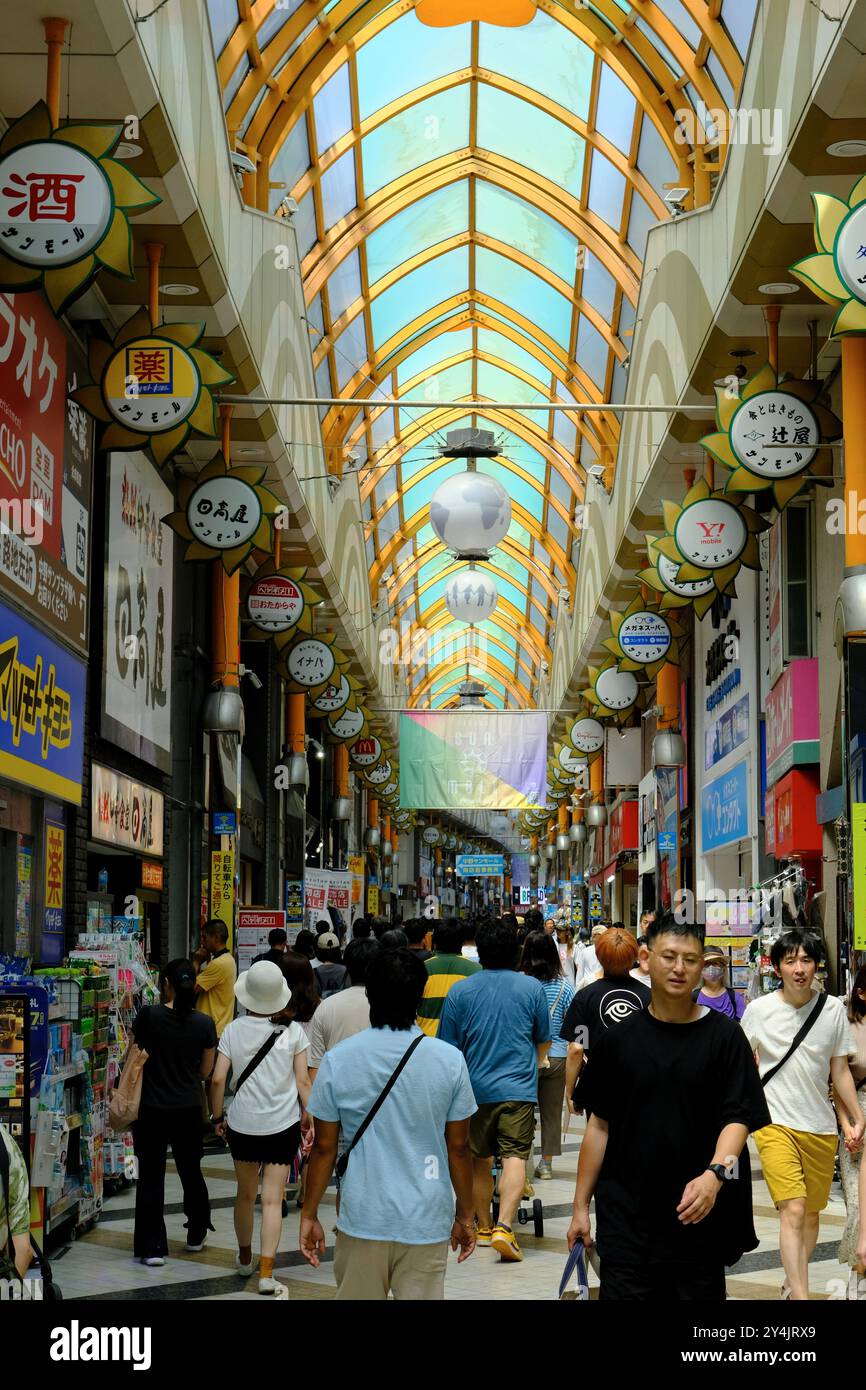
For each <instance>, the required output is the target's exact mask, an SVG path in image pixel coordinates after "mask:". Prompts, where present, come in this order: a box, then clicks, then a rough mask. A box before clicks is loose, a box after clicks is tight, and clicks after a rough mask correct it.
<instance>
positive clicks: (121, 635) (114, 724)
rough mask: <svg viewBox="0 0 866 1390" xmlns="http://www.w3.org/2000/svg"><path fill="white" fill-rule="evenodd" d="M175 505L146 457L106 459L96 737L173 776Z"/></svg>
mask: <svg viewBox="0 0 866 1390" xmlns="http://www.w3.org/2000/svg"><path fill="white" fill-rule="evenodd" d="M173 505H174V499H173V497H172V494H171V492H170V490H169V489H168V488H167V487H166V486H165V484H164V483H163V482H162V481H161V480H160V477H159V475H158V473H157V471H156V469H155V468H154V467H153V466H152V465H151V464H150V463H149V462H148V460H147V459H146V457H145V456H144V454H121V453H117V454H112V455H111V457H110V462H109V475H108V526H107V533H108V557H107V561H106V583H105V619H104V651H105V657H104V662H103V690H102V732H103V734H104V735H105V736H106V737H107V738H110V739H111V740H112V742H114V743H117V744H119V745H120V747H121V748H125V749H126V750H127V752H129V753H132V754H133V755H134V756H135V757H137V758H141V759H142V761H144V762H147V763H151V764H153V765H154V766H156V767H158V768H160V769H161V771H163V772H170V771H171V653H172V630H171V612H172V581H173V577H174V569H173V557H174V536H173V534H172V532H171V530H170V529H169V527H168V526H165V525H163V522H162V517H163V516H165V514H166V513H167V512H169V511H171V508H172V506H173Z"/></svg>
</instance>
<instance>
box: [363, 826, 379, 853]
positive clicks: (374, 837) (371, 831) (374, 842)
mask: <svg viewBox="0 0 866 1390" xmlns="http://www.w3.org/2000/svg"><path fill="white" fill-rule="evenodd" d="M381 838H382V836H381V833H380V830H379V827H378V825H368V826H367V829H366V830H365V831H364V844H365V845H366V847H367V849H376V848H377V846H378V844H379V842H380V840H381Z"/></svg>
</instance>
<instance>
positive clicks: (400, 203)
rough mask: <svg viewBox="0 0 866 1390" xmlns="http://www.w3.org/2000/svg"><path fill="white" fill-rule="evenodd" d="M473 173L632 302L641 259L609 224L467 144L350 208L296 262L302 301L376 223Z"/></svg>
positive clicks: (543, 181)
mask: <svg viewBox="0 0 866 1390" xmlns="http://www.w3.org/2000/svg"><path fill="white" fill-rule="evenodd" d="M472 174H474V175H477V176H478V177H479V178H482V179H486V180H487V181H488V182H489V183H494V184H497V185H498V186H499V187H501V188H504V189H506V190H507V191H508V192H509V193H514V194H516V195H517V196H518V197H520V198H522V199H523V201H524V202H528V203H530V204H532V205H534V206H537V207H539V208H540V209H541V211H542V212H546V213H547V214H548V215H549V216H550V217H552V218H553V219H554V221H556V222H559V223H560V224H561V225H562V227H564V229H565V230H566V231H567V232H569V233H570V234H571V235H572V236H576V237H577V239H578V240H579V241H580V242H582V243H585V244H586V246H587V247H588V248H589V250H590V251H591V252H592V253H593V255H594V256H597V257H598V259H599V260H600V261H601V263H602V265H603V266H604V267H605V269H606V270H608V271H609V272H610V274H611V275H612V276H613V277H614V279H615V280H616V281H617V283H618V284H619V286H620V288H621V289H622V290H623V291H624V293H625V294H626V295H627V296H628V298H629V299H630V300H631V302H632V304H637V294H638V288H639V284H640V274H641V262H640V259H639V257H638V256H637V255H636V253H635V252H634V251H633V250H632V249H631V247H630V246H629V245H628V243H627V242H626V241H625V240H621V239H620V238H619V236H618V235H617V232H616V230H615V229H614V228H612V227H611V226H609V225H608V223H607V222H605V221H604V220H603V219H602V218H601V217H599V216H598V215H597V214H596V213H594V212H592V211H591V210H590V209H589V208H584V207H582V206H581V203H580V200H579V199H577V198H575V197H574V195H573V194H571V193H568V192H566V190H565V189H563V188H561V187H560V186H559V184H556V183H554V182H553V180H552V179H548V178H546V177H545V176H544V175H542V174H539V173H537V172H535V171H533V170H529V169H526V168H525V167H524V165H522V164H518V163H517V162H516V161H515V160H513V159H508V158H506V156H505V155H499V154H493V153H491V152H489V151H484V152H481V151H477V150H473V149H472V148H471V146H468V145H465V146H463V148H462V149H459V150H455V151H453V152H452V153H451V154H447V155H440V156H439V157H438V158H436V159H431V160H429V161H428V163H427V164H422V165H419V166H417V167H416V168H415V169H411V170H410V171H409V172H408V173H407V174H401V175H400V176H399V177H398V178H396V179H392V180H391V182H390V183H387V184H385V185H384V186H383V187H382V188H380V189H377V191H376V192H375V193H372V194H370V196H369V197H368V198H365V199H364V205H363V207H361V208H355V209H353V210H352V211H351V212H349V213H348V214H347V215H346V216H345V217H344V218H343V219H342V221H340V222H337V223H336V224H335V226H334V227H332V228H331V229H330V230H329V231H328V232H326V234H325V236H324V237H323V238H322V239H321V240H320V241H317V242H316V245H315V246H314V247H313V248H312V250H311V251H309V252H308V253H307V255H306V256H304V258H303V260H302V262H301V275H302V278H303V281H304V293H305V296H306V300H307V303H308V304H309V303H310V302H311V300H313V299H314V298H315V296H316V295H317V294H318V293H319V291H320V290H321V288H322V286H323V285H324V284H325V283H326V281H327V280H328V279H329V278H330V276H331V275H332V274H333V272H334V271H335V270H336V269H337V267H338V266H339V265H340V264H341V262H342V261H344V260H345V258H346V257H347V256H348V255H349V254H350V253H351V252H352V251H354V250H356V249H357V248H358V246H359V245H360V244H361V242H362V241H364V240H365V238H366V237H368V236H369V235H370V233H371V232H373V231H375V230H376V228H377V227H381V226H382V224H383V223H385V222H387V221H389V220H390V218H392V217H394V216H395V215H396V214H397V213H398V212H403V211H404V210H405V209H406V208H407V207H411V206H412V204H413V203H417V202H419V201H420V200H421V199H422V198H424V197H426V196H427V194H428V193H436V192H438V191H439V189H442V188H447V187H449V186H450V185H451V184H453V183H459V182H460V181H461V180H462V179H465V178H468V177H469V176H470V175H472Z"/></svg>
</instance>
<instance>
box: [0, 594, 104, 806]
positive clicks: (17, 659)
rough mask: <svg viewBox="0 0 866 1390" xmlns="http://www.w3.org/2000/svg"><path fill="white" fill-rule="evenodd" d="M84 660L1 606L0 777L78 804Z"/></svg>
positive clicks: (82, 721)
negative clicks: (9, 778)
mask: <svg viewBox="0 0 866 1390" xmlns="http://www.w3.org/2000/svg"><path fill="white" fill-rule="evenodd" d="M85 679H86V668H85V665H84V662H83V661H79V660H78V659H77V658H76V657H74V656H72V655H71V654H70V653H69V652H67V651H66V650H65V648H63V647H60V646H59V645H58V644H57V643H56V642H52V640H51V639H50V637H47V636H46V635H45V634H44V633H42V632H40V631H39V629H38V628H36V627H34V626H33V625H32V624H31V623H28V622H26V621H25V620H24V618H22V617H19V616H18V614H17V613H15V612H14V611H13V610H12V609H11V608H7V607H6V606H5V605H4V604H0V776H4V777H11V778H12V779H13V780H14V781H16V782H23V784H24V785H25V786H27V787H31V788H36V789H38V790H39V791H41V792H45V793H47V794H48V795H51V796H56V797H59V798H60V800H61V801H71V802H74V803H75V804H76V805H80V803H81V770H82V761H83V755H84V690H85Z"/></svg>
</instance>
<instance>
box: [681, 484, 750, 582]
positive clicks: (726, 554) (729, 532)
mask: <svg viewBox="0 0 866 1390" xmlns="http://www.w3.org/2000/svg"><path fill="white" fill-rule="evenodd" d="M748 538H749V532H748V529H747V527H746V523H745V521H744V520H743V517H742V513H741V512H740V511H739V510H738V508H737V507H735V506H734V505H733V503H731V502H726V501H725V500H724V498H722V497H705V498H703V500H702V501H700V502H693V503H692V504H691V506H690V507H684V508H683V510H682V511H681V512H680V514H679V516H678V517H677V521H676V525H675V526H674V540H675V542H676V546H677V550H678V551H679V552H680V554H681V555H682V557H683V559H684V560H687V561H688V562H689V564H692V565H699V566H700V568H701V569H704V570H715V569H721V568H722V566H723V565H732V564H734V562H735V561H736V560H738V559H739V558H740V556H741V555H742V553H743V550H744V549H745V546H746V541H747V540H748Z"/></svg>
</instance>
